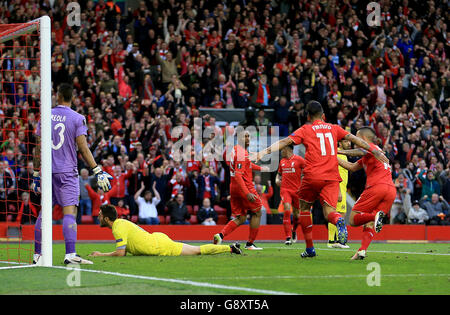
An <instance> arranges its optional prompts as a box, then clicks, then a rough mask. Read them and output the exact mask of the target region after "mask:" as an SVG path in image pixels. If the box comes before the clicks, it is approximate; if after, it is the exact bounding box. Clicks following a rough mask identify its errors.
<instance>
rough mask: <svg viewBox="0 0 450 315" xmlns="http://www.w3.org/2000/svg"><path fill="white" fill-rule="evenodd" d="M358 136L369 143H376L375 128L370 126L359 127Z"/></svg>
mask: <svg viewBox="0 0 450 315" xmlns="http://www.w3.org/2000/svg"><path fill="white" fill-rule="evenodd" d="M356 136H357V137H359V138H361V139H363V140H365V141H366V142H368V143H374V142H375V140H376V138H377V135H376V133H375V130H373V129H372V128H370V127H362V128H359V129H358V132H356Z"/></svg>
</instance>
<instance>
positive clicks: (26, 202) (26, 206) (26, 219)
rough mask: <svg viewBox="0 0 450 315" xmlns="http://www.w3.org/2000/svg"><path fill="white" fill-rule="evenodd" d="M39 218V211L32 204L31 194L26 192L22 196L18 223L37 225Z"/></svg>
mask: <svg viewBox="0 0 450 315" xmlns="http://www.w3.org/2000/svg"><path fill="white" fill-rule="evenodd" d="M37 216H38V210H37V208H36V207H35V206H34V205H33V203H31V202H30V194H29V193H28V192H26V191H24V192H23V193H22V195H21V202H20V203H19V211H18V212H17V217H16V222H18V223H20V224H35V223H36V218H37Z"/></svg>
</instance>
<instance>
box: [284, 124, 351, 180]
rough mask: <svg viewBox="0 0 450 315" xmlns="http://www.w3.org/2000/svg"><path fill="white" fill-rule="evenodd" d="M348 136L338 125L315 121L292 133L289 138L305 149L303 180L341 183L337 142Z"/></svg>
mask: <svg viewBox="0 0 450 315" xmlns="http://www.w3.org/2000/svg"><path fill="white" fill-rule="evenodd" d="M346 135H348V131H345V130H344V129H342V128H341V127H340V126H338V125H333V124H329V123H326V122H324V121H322V120H316V121H314V122H313V123H312V124H308V125H303V126H302V127H300V128H298V129H297V130H296V131H294V132H293V133H292V134H291V135H290V136H289V138H291V139H292V140H293V141H294V143H295V144H301V143H303V145H304V146H305V148H306V154H305V160H306V167H305V169H304V170H303V172H304V174H305V176H304V177H305V178H311V179H326V180H330V181H341V176H340V175H339V168H338V166H339V164H338V160H337V155H336V154H337V144H338V141H339V140H341V139H342V138H344V137H345V136H346Z"/></svg>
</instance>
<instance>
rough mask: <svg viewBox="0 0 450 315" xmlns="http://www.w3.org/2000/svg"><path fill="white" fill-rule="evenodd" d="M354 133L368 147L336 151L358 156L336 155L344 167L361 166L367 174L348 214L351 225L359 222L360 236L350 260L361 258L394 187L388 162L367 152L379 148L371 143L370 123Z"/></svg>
mask: <svg viewBox="0 0 450 315" xmlns="http://www.w3.org/2000/svg"><path fill="white" fill-rule="evenodd" d="M356 136H357V137H359V138H361V139H363V140H365V141H366V142H368V143H369V144H370V149H369V150H368V151H365V150H362V149H354V150H342V151H338V152H339V153H340V154H344V155H348V156H362V158H361V159H359V160H358V161H356V162H355V163H351V162H348V161H345V160H342V159H340V158H338V162H339V165H340V166H342V167H344V168H345V169H347V170H349V171H351V172H356V171H358V170H360V169H363V168H364V170H365V172H366V175H367V180H366V187H365V189H364V191H363V193H362V194H361V196H360V197H359V198H358V200H357V201H356V203H355V205H354V206H353V208H352V212H351V214H350V224H351V225H353V226H361V225H363V226H364V228H363V237H362V241H361V247H360V248H359V249H358V251H357V252H356V253H355V255H354V256H353V257H352V259H353V260H359V259H364V258H365V257H366V250H367V248H368V247H369V245H370V243H371V242H372V239H373V237H374V235H375V232H376V233H378V232H380V230H381V227H382V226H383V218H384V216H385V214H387V213H388V212H389V210H390V209H391V207H392V204H393V203H394V200H395V196H396V194H397V190H396V188H395V185H394V183H393V182H392V172H391V166H390V164H389V162H388V163H386V162H381V161H379V160H377V159H376V158H375V157H374V156H373V154H372V153H371V152H373V150H380V148H379V147H378V146H377V145H375V144H374V141H375V139H376V134H375V131H374V130H373V129H372V128H370V127H362V128H360V129H359V130H358V132H357V133H356Z"/></svg>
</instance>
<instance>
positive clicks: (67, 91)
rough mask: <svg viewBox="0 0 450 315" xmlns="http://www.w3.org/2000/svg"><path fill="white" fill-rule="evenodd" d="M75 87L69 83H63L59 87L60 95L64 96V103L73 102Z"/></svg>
mask: <svg viewBox="0 0 450 315" xmlns="http://www.w3.org/2000/svg"><path fill="white" fill-rule="evenodd" d="M72 92H73V87H72V85H70V84H69V83H61V84H60V85H59V87H58V94H59V95H61V96H62V98H63V101H64V102H70V101H71V100H72Z"/></svg>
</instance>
